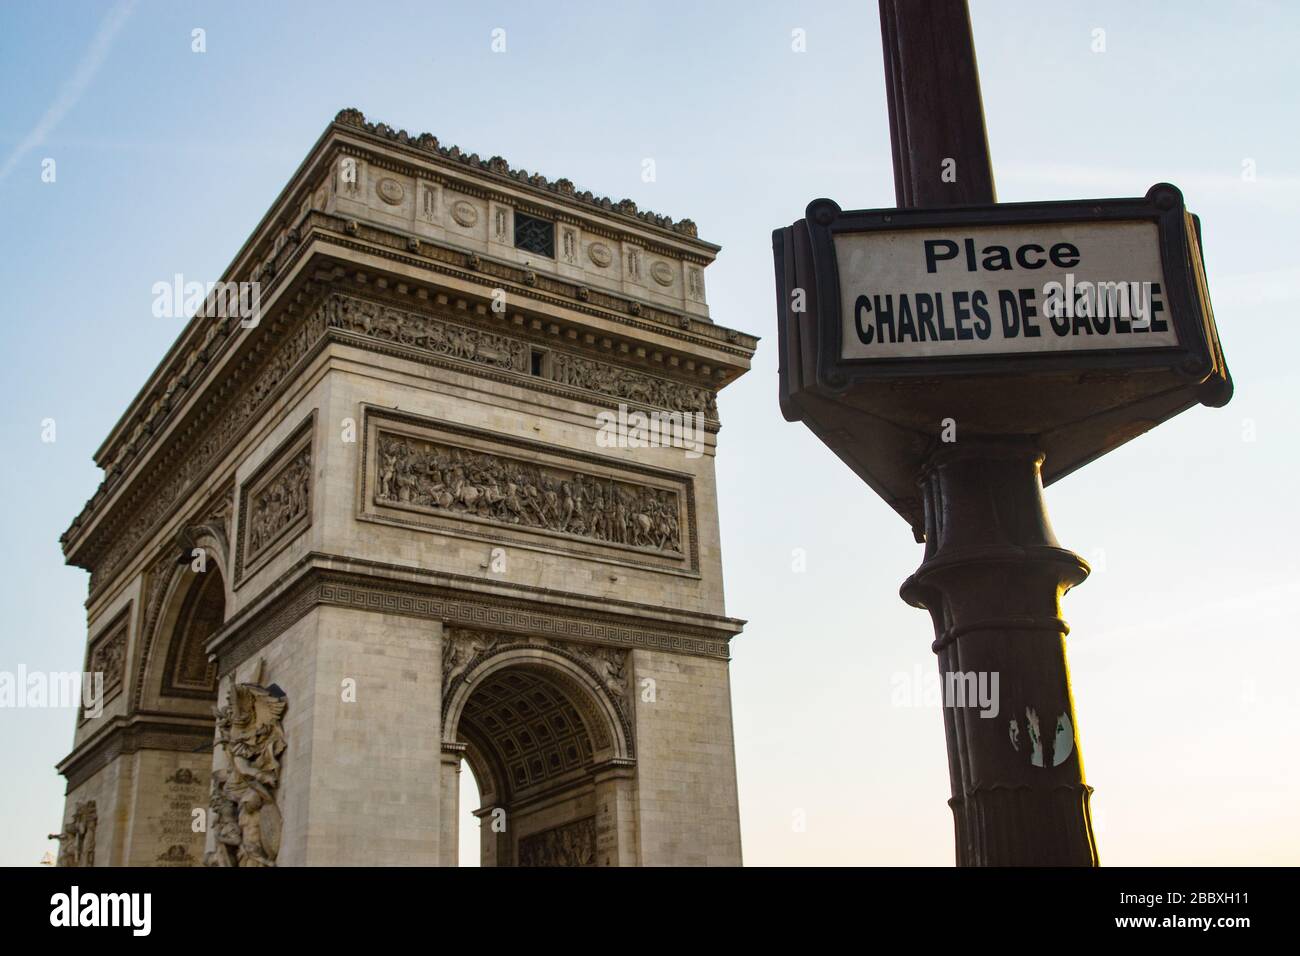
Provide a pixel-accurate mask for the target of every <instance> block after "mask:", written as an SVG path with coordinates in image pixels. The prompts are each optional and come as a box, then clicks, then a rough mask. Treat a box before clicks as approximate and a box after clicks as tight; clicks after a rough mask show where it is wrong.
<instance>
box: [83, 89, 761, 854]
mask: <svg viewBox="0 0 1300 956" xmlns="http://www.w3.org/2000/svg"><path fill="white" fill-rule="evenodd" d="M717 251H718V249H717V247H716V246H714V245H711V244H709V243H707V242H704V241H702V240H701V239H699V238H698V236H697V235H696V230H695V227H694V225H693V224H692V223H691V222H690V221H689V220H681V221H674V220H672V219H669V218H667V217H664V216H659V215H656V214H654V213H649V212H643V211H639V210H638V209H637V207H636V206H635V204H633V203H631V202H628V201H626V200H625V201H622V202H612V201H610V200H608V199H603V198H600V197H596V196H593V195H592V194H591V193H588V192H581V191H579V190H577V189H576V188H575V187H574V186H573V184H572V183H570V182H569V181H567V180H564V179H560V180H548V179H547V178H545V177H543V176H540V175H535V174H534V175H529V174H528V173H526V172H524V171H522V170H516V169H514V168H512V167H511V166H510V165H509V164H508V163H506V161H505V160H502V159H500V158H499V157H493V158H491V159H480V158H479V156H477V155H476V154H473V155H471V154H466V153H464V152H462V151H461V150H459V149H458V148H456V147H454V146H453V147H447V146H444V145H442V144H440V143H439V142H438V140H437V139H436V138H435V137H433V136H430V135H429V134H423V135H420V136H412V135H409V134H407V133H406V132H405V131H396V130H393V129H391V128H389V127H387V126H385V125H383V124H374V123H369V122H367V121H366V120H365V118H364V117H363V116H361V114H360V113H358V112H357V111H355V110H344V111H343V112H341V113H340V114H339V115H338V117H337V118H336V119H335V121H334V122H333V123H332V124H330V125H329V127H328V128H327V129H326V130H325V132H324V134H323V135H322V136H321V137H320V139H319V140H318V141H317V143H316V145H315V146H314V147H313V148H312V150H311V152H310V153H309V154H308V156H307V158H306V159H305V160H304V161H303V163H302V165H301V166H300V167H299V168H298V170H297V171H296V172H295V173H294V175H293V176H292V178H291V179H290V181H289V183H288V185H286V187H285V188H284V190H283V192H282V193H281V194H280V196H279V198H278V199H277V200H276V202H275V203H274V205H273V206H272V208H271V209H270V211H269V212H268V213H267V214H266V216H265V217H264V218H263V220H262V222H261V223H260V224H259V225H258V227H257V228H256V230H255V231H254V232H253V234H252V236H251V237H250V238H249V239H248V241H247V242H246V243H245V245H244V247H243V249H242V250H240V252H239V254H238V255H237V256H236V258H235V260H234V262H233V264H232V265H231V267H230V269H229V270H228V272H227V274H226V275H225V276H223V277H222V282H221V283H220V284H218V285H217V286H215V287H214V288H215V289H216V290H217V291H216V292H213V293H210V295H209V299H208V301H207V303H206V307H205V309H203V310H201V311H200V313H199V315H197V316H195V317H194V318H192V319H190V320H189V321H188V323H187V324H186V326H185V328H184V331H183V332H181V334H180V337H179V339H178V341H177V343H176V345H175V346H174V347H173V348H172V350H171V351H170V352H169V353H168V355H167V356H166V357H165V358H164V360H163V362H162V364H161V365H159V367H158V369H157V370H156V371H155V372H154V374H153V375H152V376H151V377H150V379H149V381H148V382H146V383H145V385H144V387H143V388H142V389H141V391H140V393H139V395H138V397H137V398H136V399H135V401H134V402H133V403H132V405H131V407H130V408H129V409H128V410H127V412H126V414H125V415H124V416H123V417H122V419H121V420H120V421H119V422H118V424H117V425H116V426H115V427H114V429H113V430H112V432H111V433H110V435H109V436H108V438H107V439H106V440H105V442H104V444H103V445H102V446H101V447H100V449H99V450H98V452H97V453H96V461H97V463H98V464H99V465H100V466H101V467H103V469H104V472H105V476H104V480H103V483H102V484H101V486H100V488H99V489H98V490H97V491H96V492H95V495H94V496H93V497H92V498H91V499H90V501H88V502H87V504H86V507H85V508H84V509H83V510H82V512H81V514H80V515H79V516H78V517H77V518H76V519H75V520H74V522H73V523H72V525H71V527H70V528H69V529H68V531H67V532H66V533H65V535H64V536H63V539H62V543H63V547H64V551H65V554H66V556H67V560H68V561H69V562H70V563H71V564H74V565H77V566H79V567H82V568H85V569H87V570H89V571H90V596H89V600H88V602H87V609H88V618H89V621H88V623H89V627H88V640H87V650H86V665H85V666H86V669H87V670H90V671H96V672H100V673H102V674H103V675H104V706H103V710H102V714H100V715H95V714H93V713H82V714H79V715H78V720H77V726H76V732H75V738H74V745H73V749H72V752H71V753H70V754H69V755H68V756H67V757H66V758H64V760H63V761H62V762H61V763H60V764H59V770H60V772H61V773H63V774H64V775H65V777H66V778H67V801H66V807H65V812H64V823H63V826H62V829H61V833H60V837H61V839H62V844H61V852H60V862H61V863H62V864H63V865H68V866H77V865H99V866H104V865H171V866H176V865H181V866H185V865H199V864H202V863H207V864H209V865H217V866H265V865H278V866H285V865H313V864H335V863H343V864H444V865H455V863H456V860H457V855H458V833H457V828H458V820H459V814H460V809H461V808H460V807H459V806H458V803H459V787H458V775H459V773H460V772H461V769H462V767H463V766H465V765H468V767H469V768H470V769H471V771H472V772H473V774H474V777H475V779H476V781H477V783H478V785H479V791H480V806H479V807H477V808H473V810H474V813H475V815H476V816H477V817H478V818H479V821H480V827H479V831H480V845H481V850H482V860H483V862H484V863H486V864H494V865H521V866H529V865H561V866H588V865H591V866H595V865H599V866H616V865H655V864H697V865H725V864H738V863H739V862H740V834H739V820H738V811H737V803H736V782H735V758H734V752H733V745H732V724H731V703H730V686H729V677H728V660H729V642H730V640H731V638H732V637H734V636H735V635H736V634H737V633H739V631H740V628H741V624H742V622H740V621H738V620H736V619H734V618H730V617H727V616H726V614H725V610H724V606H723V593H722V574H721V557H720V548H719V533H718V520H717V509H716V500H715V485H714V468H713V462H714V454H715V450H716V437H717V434H718V428H719V424H718V413H717V404H716V395H717V392H718V390H719V389H721V388H722V387H724V386H725V385H727V384H728V383H730V382H731V381H733V380H734V379H735V378H736V377H738V376H739V375H741V374H743V373H744V372H745V371H746V369H747V368H748V367H749V359H750V357H751V356H752V354H753V350H754V347H755V345H756V340H755V339H754V338H752V337H751V336H748V335H744V334H742V333H739V332H735V331H732V330H730V329H726V328H723V327H721V326H718V325H715V324H714V323H713V322H712V321H711V320H710V318H709V311H708V307H707V305H706V302H705V292H704V269H705V267H706V266H707V265H708V264H709V263H710V262H711V261H712V260H713V258H714V256H715V255H716V253H717ZM221 290H228V291H229V292H230V294H229V295H223V294H222V291H221Z"/></svg>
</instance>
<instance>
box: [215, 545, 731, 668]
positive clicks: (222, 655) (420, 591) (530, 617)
mask: <svg viewBox="0 0 1300 956" xmlns="http://www.w3.org/2000/svg"><path fill="white" fill-rule="evenodd" d="M318 606H330V607H346V608H357V609H360V610H366V611H374V612H377V613H384V614H401V615H404V616H407V617H415V618H423V619H426V620H430V621H438V622H442V623H444V624H448V625H455V626H458V627H470V628H477V629H486V630H492V631H499V632H502V633H515V634H523V635H533V636H537V637H548V638H556V639H561V640H569V641H578V642H582V643H590V644H603V645H606V646H610V647H622V648H637V647H641V648H646V649H651V650H671V651H674V652H676V653H680V654H690V655H692V656H698V657H709V658H714V659H718V660H728V659H730V651H729V641H730V640H731V638H733V637H735V636H736V635H737V634H739V633H740V631H741V630H742V628H743V627H744V624H745V622H744V621H741V620H738V619H736V618H729V617H722V616H719V615H713V614H704V613H698V612H686V611H680V610H670V609H665V608H664V607H662V606H655V605H646V604H638V603H635V602H631V601H620V600H615V599H607V598H606V599H597V598H593V597H586V596H583V595H579V594H571V593H568V592H562V591H555V590H552V589H548V588H539V587H533V586H530V585H522V584H512V583H509V582H489V581H485V580H484V579H483V578H478V577H472V576H469V575H462V574H452V573H448V572H440V571H429V570H427V569H423V568H416V567H407V566H404V565H393V564H385V563H382V562H375V561H366V560H361V559H356V558H346V557H342V556H336V555H327V554H321V553H318V552H313V553H311V554H308V555H305V556H304V557H303V558H302V559H301V560H300V561H298V562H297V563H296V564H295V565H294V566H293V567H292V568H290V569H289V570H288V571H286V572H285V573H284V574H283V575H281V577H280V578H279V579H278V580H277V581H276V582H274V583H273V584H271V585H269V586H268V587H267V588H266V590H265V591H264V592H263V595H262V596H261V597H260V598H259V599H258V600H257V601H256V602H255V603H254V604H252V605H250V606H248V607H246V608H245V609H244V610H242V611H241V612H240V613H238V614H236V615H235V616H234V617H233V618H231V619H230V620H229V621H228V622H227V623H226V626H225V627H223V628H222V630H221V631H220V632H219V633H218V634H216V635H214V636H213V637H212V639H211V640H210V641H209V642H208V645H207V649H208V653H210V654H216V655H218V657H219V659H220V662H221V664H220V668H221V673H222V674H223V675H224V674H225V673H227V672H229V671H230V670H231V669H232V668H234V667H237V666H238V665H239V664H240V663H242V662H243V661H244V660H246V659H248V658H249V657H250V656H252V655H253V654H255V653H257V651H259V650H260V649H261V648H263V647H265V646H266V645H267V644H269V643H270V642H271V641H272V640H274V639H275V638H276V637H278V636H279V635H280V634H282V633H283V632H284V631H286V630H287V629H288V628H289V627H291V626H292V625H293V624H294V623H295V622H296V621H298V620H300V619H301V618H303V617H304V616H305V615H306V614H308V613H309V612H310V611H311V610H312V609H313V608H315V607H318Z"/></svg>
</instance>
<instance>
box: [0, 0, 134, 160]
mask: <svg viewBox="0 0 1300 956" xmlns="http://www.w3.org/2000/svg"><path fill="white" fill-rule="evenodd" d="M135 5H136V0H119V2H118V3H117V4H116V5H115V6H114V7H113V9H111V10H110V11H109V12H108V14H107V15H106V16H105V17H104V19H103V21H102V22H101V23H100V25H99V29H98V30H97V31H96V32H95V37H94V39H92V40H91V41H90V46H89V47H87V48H86V52H85V54H84V55H83V56H82V57H81V60H80V61H79V62H78V63H77V66H76V69H74V70H73V71H72V75H71V76H70V77H68V79H67V82H65V83H64V84H63V89H61V90H60V91H59V95H58V96H57V97H56V98H55V100H54V102H53V103H51V104H50V105H49V108H48V109H46V110H45V113H44V114H43V115H42V116H41V118H40V120H39V121H38V122H37V124H36V125H35V126H34V127H33V128H32V130H31V132H29V133H28V134H27V135H26V136H24V137H23V138H22V140H21V141H20V142H19V143H18V145H17V146H15V147H14V150H13V152H11V153H10V154H9V156H8V158H6V159H5V161H4V165H3V166H0V182H3V181H4V180H5V179H6V178H7V177H8V175H9V174H10V173H11V172H12V171H13V169H14V167H16V166H17V165H18V163H19V162H21V161H22V158H23V157H24V156H26V155H27V154H28V153H29V152H31V151H32V150H33V149H35V148H36V147H38V146H40V145H41V144H42V143H44V142H45V140H46V138H47V137H48V136H49V135H50V133H52V132H53V131H54V129H55V127H57V126H58V125H59V123H60V122H62V120H63V118H64V117H65V116H67V115H68V113H70V112H72V109H73V107H75V106H76V105H77V102H78V101H79V100H80V99H81V97H82V96H83V95H84V94H85V92H86V88H87V87H89V86H90V81H91V80H93V79H94V78H95V74H96V73H98V72H99V68H100V67H101V66H103V64H104V60H105V59H106V58H107V57H108V52H109V50H111V49H112V47H113V41H114V40H115V39H116V38H117V34H118V31H120V30H121V29H122V25H123V24H124V23H126V21H127V18H129V17H130V16H131V12H132V11H133V10H134V9H135Z"/></svg>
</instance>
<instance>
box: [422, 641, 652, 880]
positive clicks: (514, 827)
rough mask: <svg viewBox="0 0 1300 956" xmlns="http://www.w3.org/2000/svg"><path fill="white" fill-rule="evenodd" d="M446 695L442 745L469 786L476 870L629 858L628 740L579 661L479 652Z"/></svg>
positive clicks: (613, 707)
mask: <svg viewBox="0 0 1300 956" xmlns="http://www.w3.org/2000/svg"><path fill="white" fill-rule="evenodd" d="M450 691H451V693H450V696H449V700H448V708H447V714H446V721H445V723H444V731H445V732H444V746H443V749H444V753H445V754H454V755H456V756H457V757H458V758H459V757H463V759H464V762H465V763H467V764H468V765H469V768H470V771H471V773H472V774H473V777H474V783H475V784H476V785H477V791H478V797H479V805H478V807H477V808H476V809H474V810H473V811H472V812H473V816H474V817H476V818H477V829H478V837H479V841H478V842H479V860H480V863H481V864H482V865H484V866H598V865H618V864H619V863H621V862H627V857H628V856H629V855H630V854H631V853H632V844H634V842H635V841H634V835H633V833H632V832H631V820H630V819H629V815H628V813H627V812H626V810H624V811H623V812H622V813H620V808H624V807H628V806H630V802H629V801H628V800H627V799H626V798H625V797H626V794H625V792H626V790H627V788H628V787H630V785H631V780H632V777H633V760H632V757H631V753H630V741H629V735H628V734H627V732H626V727H625V721H624V719H623V718H622V714H621V711H620V710H619V704H618V703H617V702H616V701H615V700H614V699H612V698H611V696H610V694H609V693H608V691H607V690H606V689H605V688H604V687H603V686H602V685H601V682H600V679H599V678H598V677H597V676H596V674H595V673H594V672H593V671H592V670H591V669H590V668H587V667H584V666H583V664H582V662H581V659H580V658H579V659H574V658H573V657H571V656H567V655H563V654H560V653H556V652H554V651H552V650H547V649H543V648H541V647H538V646H529V645H525V646H516V647H513V648H507V649H504V650H500V651H498V652H497V653H490V654H484V655H482V656H481V659H480V660H479V661H478V662H477V663H476V664H475V665H474V666H472V667H471V668H470V669H469V670H468V671H466V672H465V674H464V677H463V679H462V680H459V681H457V682H456V686H455V687H453V688H451V689H450ZM460 792H463V790H462V791H460ZM453 812H456V811H454V810H453ZM457 829H458V828H457Z"/></svg>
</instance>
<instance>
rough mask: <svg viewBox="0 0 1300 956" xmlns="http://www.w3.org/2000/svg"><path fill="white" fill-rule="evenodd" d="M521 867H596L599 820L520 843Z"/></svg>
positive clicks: (563, 827)
mask: <svg viewBox="0 0 1300 956" xmlns="http://www.w3.org/2000/svg"><path fill="white" fill-rule="evenodd" d="M519 865H520V866H595V865H596V818H595V817H584V818H583V819H581V820H574V821H573V822H572V823H565V824H563V825H561V826H558V827H552V828H551V829H549V830H542V831H541V832H540V833H530V834H529V835H528V836H526V837H523V838H522V839H520V841H519Z"/></svg>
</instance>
